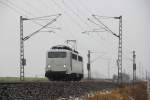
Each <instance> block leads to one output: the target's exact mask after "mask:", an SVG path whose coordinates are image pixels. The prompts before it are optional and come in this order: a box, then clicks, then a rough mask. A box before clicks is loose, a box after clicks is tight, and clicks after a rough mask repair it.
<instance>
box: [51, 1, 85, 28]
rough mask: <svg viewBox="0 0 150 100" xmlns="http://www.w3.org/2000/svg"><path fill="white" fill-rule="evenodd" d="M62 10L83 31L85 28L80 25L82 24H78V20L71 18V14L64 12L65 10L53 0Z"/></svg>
mask: <svg viewBox="0 0 150 100" xmlns="http://www.w3.org/2000/svg"><path fill="white" fill-rule="evenodd" d="M51 1H52V2H53V3H54V4H55V5H56V6H57V7H58V8H59V9H60V10H62V11H63V12H64V13H65V14H66V15H68V17H69V18H70V19H71V20H72V21H74V22H75V23H76V25H77V26H78V27H79V28H80V29H83V27H82V26H81V25H80V23H78V22H77V21H76V20H74V18H73V17H71V16H70V14H69V13H67V12H66V11H65V10H63V8H62V7H61V6H60V5H59V4H58V3H57V2H56V1H55V0H51Z"/></svg>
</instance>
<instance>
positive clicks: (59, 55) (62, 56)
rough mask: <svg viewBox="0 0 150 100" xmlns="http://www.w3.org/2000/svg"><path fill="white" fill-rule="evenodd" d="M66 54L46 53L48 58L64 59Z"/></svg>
mask: <svg viewBox="0 0 150 100" xmlns="http://www.w3.org/2000/svg"><path fill="white" fill-rule="evenodd" d="M65 57H66V52H48V58H65Z"/></svg>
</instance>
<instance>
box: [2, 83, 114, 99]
mask: <svg viewBox="0 0 150 100" xmlns="http://www.w3.org/2000/svg"><path fill="white" fill-rule="evenodd" d="M116 87H117V86H116V84H113V83H111V82H102V81H80V82H65V81H59V82H57V81H54V82H16V83H15V82H13V83H0V100H48V99H49V98H51V97H58V98H59V97H69V96H74V97H80V96H82V95H84V94H86V93H89V92H91V91H100V90H111V89H113V88H116Z"/></svg>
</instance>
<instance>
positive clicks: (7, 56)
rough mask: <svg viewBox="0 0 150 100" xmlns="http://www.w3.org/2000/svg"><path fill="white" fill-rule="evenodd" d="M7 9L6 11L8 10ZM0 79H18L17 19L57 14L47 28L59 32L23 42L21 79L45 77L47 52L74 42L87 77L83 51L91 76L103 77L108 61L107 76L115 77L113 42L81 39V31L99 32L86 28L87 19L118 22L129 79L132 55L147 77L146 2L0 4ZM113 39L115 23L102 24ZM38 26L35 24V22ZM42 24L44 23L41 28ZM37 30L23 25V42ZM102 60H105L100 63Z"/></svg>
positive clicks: (149, 22) (149, 7) (23, 0)
mask: <svg viewBox="0 0 150 100" xmlns="http://www.w3.org/2000/svg"><path fill="white" fill-rule="evenodd" d="M8 5H9V7H8ZM0 13H1V14H0V15H1V16H0V46H1V47H0V76H19V17H20V15H22V16H24V17H28V18H33V17H39V16H45V15H51V14H58V13H62V16H61V17H60V18H59V19H58V20H57V21H56V22H55V23H54V24H52V25H51V26H56V27H60V28H61V30H53V31H55V33H54V34H53V33H44V32H41V33H38V34H37V35H35V36H33V37H32V38H31V39H29V40H28V41H26V42H25V57H26V59H27V66H25V76H44V72H45V70H44V69H45V57H46V55H45V54H46V51H47V50H48V49H49V48H50V47H51V46H53V45H57V44H64V41H65V40H67V39H76V40H77V48H78V51H79V52H80V54H81V55H83V57H84V62H85V64H84V69H85V74H86V73H87V71H86V63H87V50H89V49H90V50H92V51H94V52H99V53H97V54H92V55H91V56H92V58H91V59H92V60H93V59H95V58H97V57H98V56H102V57H103V58H101V59H97V60H95V61H94V62H93V63H92V75H93V76H98V77H102V76H104V77H108V75H107V73H108V71H107V69H108V67H107V66H108V60H107V59H111V60H110V63H111V64H110V73H111V75H113V74H116V73H117V66H116V59H117V47H118V39H117V38H116V37H114V36H113V35H111V34H110V33H108V32H102V33H90V35H86V34H82V32H83V31H86V30H92V29H93V28H98V26H96V25H94V24H93V23H91V22H89V21H88V20H87V18H91V19H92V20H94V19H93V18H92V16H91V14H96V15H100V16H120V15H122V16H123V69H124V71H126V72H127V73H129V74H132V62H131V61H130V60H129V58H132V53H131V52H132V50H135V51H136V54H137V60H136V62H137V74H138V75H139V72H140V71H139V63H141V66H142V67H143V74H145V70H147V71H149V72H150V69H149V67H150V64H149V58H150V52H149V51H150V47H149V43H150V28H149V26H150V19H149V18H150V1H149V0H32V1H31V0H0ZM102 21H103V22H104V23H105V24H106V25H107V26H108V27H110V28H111V30H113V31H114V32H116V34H118V21H116V20H102ZM39 23H40V22H39ZM43 24H44V23H43ZM38 28H39V26H38V25H36V24H34V23H33V22H31V21H29V22H25V23H24V34H25V36H26V35H28V34H30V33H32V32H33V31H35V30H36V29H38ZM104 58H105V59H104Z"/></svg>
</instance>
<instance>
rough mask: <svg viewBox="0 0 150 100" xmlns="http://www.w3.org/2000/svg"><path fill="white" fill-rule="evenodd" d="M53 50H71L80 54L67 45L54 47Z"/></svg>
mask: <svg viewBox="0 0 150 100" xmlns="http://www.w3.org/2000/svg"><path fill="white" fill-rule="evenodd" d="M52 49H65V50H70V51H73V52H75V53H78V51H76V50H73V49H72V48H70V47H69V46H66V45H56V46H53V47H52Z"/></svg>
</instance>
